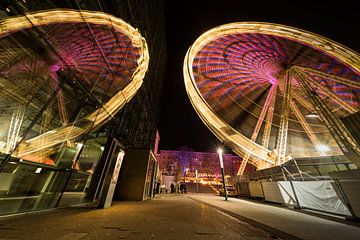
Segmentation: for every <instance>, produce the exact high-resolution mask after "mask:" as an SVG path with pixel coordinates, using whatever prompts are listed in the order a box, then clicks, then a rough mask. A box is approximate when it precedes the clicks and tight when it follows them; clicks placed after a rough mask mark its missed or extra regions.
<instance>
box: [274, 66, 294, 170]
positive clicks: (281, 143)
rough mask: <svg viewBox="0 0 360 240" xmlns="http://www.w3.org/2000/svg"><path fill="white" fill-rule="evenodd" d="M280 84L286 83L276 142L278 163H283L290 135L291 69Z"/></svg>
mask: <svg viewBox="0 0 360 240" xmlns="http://www.w3.org/2000/svg"><path fill="white" fill-rule="evenodd" d="M279 80H280V81H279V84H283V85H284V87H283V88H284V95H283V101H282V106H281V117H280V124H279V132H278V139H277V143H276V149H277V151H278V156H277V160H276V165H281V164H283V163H284V162H285V158H286V144H287V135H288V126H289V106H290V99H291V78H290V74H289V71H286V72H285V73H284V75H283V76H282V78H281V79H279Z"/></svg>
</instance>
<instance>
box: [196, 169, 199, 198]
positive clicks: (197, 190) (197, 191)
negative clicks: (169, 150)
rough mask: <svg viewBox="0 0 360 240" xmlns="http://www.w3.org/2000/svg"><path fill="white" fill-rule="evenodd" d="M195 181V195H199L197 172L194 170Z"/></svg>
mask: <svg viewBox="0 0 360 240" xmlns="http://www.w3.org/2000/svg"><path fill="white" fill-rule="evenodd" d="M195 179H196V193H199V185H198V170H195Z"/></svg>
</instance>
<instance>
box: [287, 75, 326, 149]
mask: <svg viewBox="0 0 360 240" xmlns="http://www.w3.org/2000/svg"><path fill="white" fill-rule="evenodd" d="M288 74H289V76H291V71H289V72H288ZM280 91H281V92H282V93H283V94H284V95H285V93H284V88H283V87H282V85H280ZM290 108H291V110H292V112H293V113H294V114H295V116H296V118H297V119H298V120H299V122H300V124H301V126H302V127H303V129H304V131H305V133H306V135H307V136H308V137H309V139H310V141H311V143H312V144H313V145H314V147H315V149H316V151H317V152H318V153H319V155H320V156H325V155H326V154H325V153H324V152H323V151H322V150H321V147H320V145H321V144H320V142H319V140H318V139H317V137H316V135H315V134H314V132H313V131H312V129H311V127H310V126H309V124H308V123H307V122H306V120H305V118H304V116H303V115H302V114H301V111H300V109H299V108H298V107H297V106H296V103H295V101H294V100H293V99H292V98H291V97H290ZM312 108H313V107H312Z"/></svg>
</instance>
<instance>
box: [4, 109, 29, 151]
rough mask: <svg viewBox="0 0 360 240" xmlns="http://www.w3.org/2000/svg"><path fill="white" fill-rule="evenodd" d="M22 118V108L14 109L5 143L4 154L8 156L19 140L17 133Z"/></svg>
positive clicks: (23, 111)
mask: <svg viewBox="0 0 360 240" xmlns="http://www.w3.org/2000/svg"><path fill="white" fill-rule="evenodd" d="M24 117H25V108H24V107H18V108H16V109H15V110H14V112H13V114H12V116H11V121H10V126H9V131H8V138H7V143H6V150H5V151H6V153H8V154H10V153H12V152H13V151H14V149H15V147H16V145H17V142H18V140H19V133H20V129H21V125H22V123H23V121H24Z"/></svg>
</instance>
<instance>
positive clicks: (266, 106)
mask: <svg viewBox="0 0 360 240" xmlns="http://www.w3.org/2000/svg"><path fill="white" fill-rule="evenodd" d="M276 88H277V84H276V83H275V84H273V85H272V86H271V88H270V91H269V94H268V95H267V97H266V100H265V103H264V106H263V108H262V110H261V113H260V116H259V118H258V120H257V122H256V126H255V129H254V132H253V134H252V135H251V141H253V142H255V141H256V139H257V137H258V135H259V132H260V128H261V126H262V124H263V122H264V119H265V116H266V113H267V112H268V109H269V107H270V105H271V103H272V102H273V101H272V100H273V99H274V97H275V96H276V94H275V93H276ZM251 151H252V148H250V149H249V150H248V151H247V153H246V154H245V156H244V158H243V160H242V162H241V165H240V167H239V170H238V174H237V175H242V174H243V173H244V171H245V167H246V164H247V162H248V160H249V157H250V152H251Z"/></svg>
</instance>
